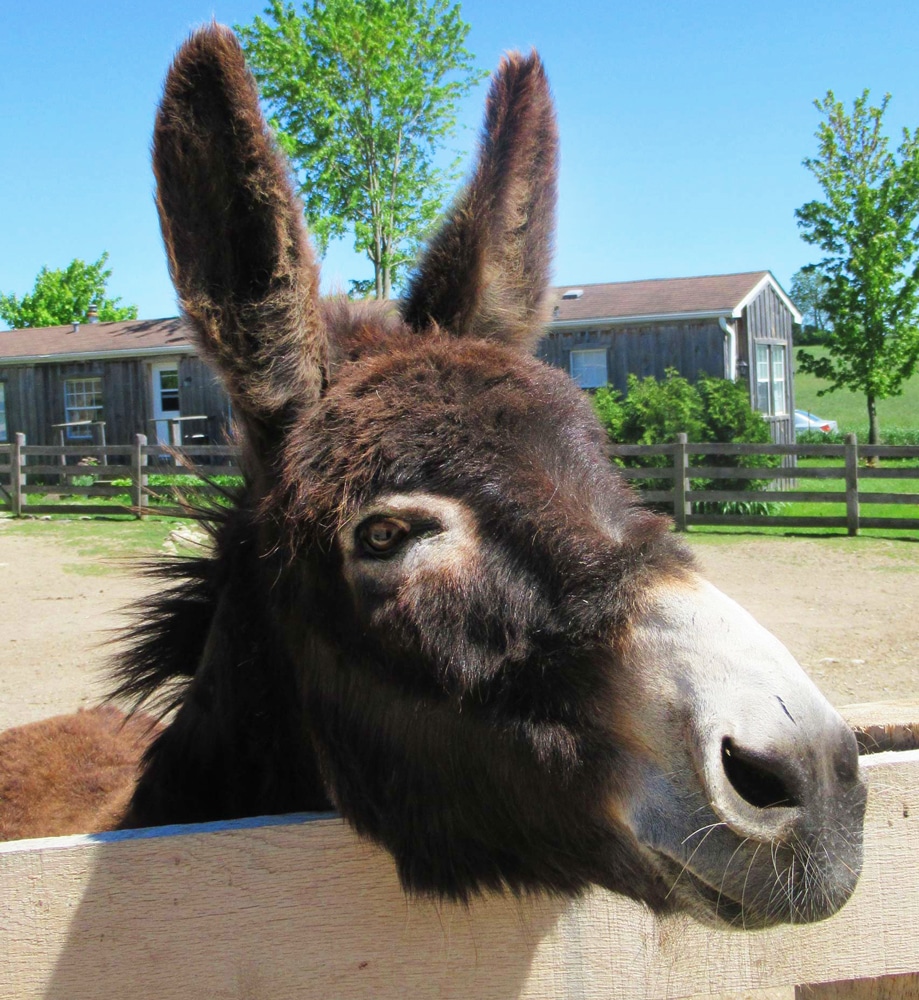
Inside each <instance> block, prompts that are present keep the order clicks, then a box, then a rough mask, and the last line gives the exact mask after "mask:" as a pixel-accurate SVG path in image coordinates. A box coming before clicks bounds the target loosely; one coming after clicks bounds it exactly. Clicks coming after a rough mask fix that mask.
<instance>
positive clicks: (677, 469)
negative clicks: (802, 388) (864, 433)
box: [0, 434, 919, 535]
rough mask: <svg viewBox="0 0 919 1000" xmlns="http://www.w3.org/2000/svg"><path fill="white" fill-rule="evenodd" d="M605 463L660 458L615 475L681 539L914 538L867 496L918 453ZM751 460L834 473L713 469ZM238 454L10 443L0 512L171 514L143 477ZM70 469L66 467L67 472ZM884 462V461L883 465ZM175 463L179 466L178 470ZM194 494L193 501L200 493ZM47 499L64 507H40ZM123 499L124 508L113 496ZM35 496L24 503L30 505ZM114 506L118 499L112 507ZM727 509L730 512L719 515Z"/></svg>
mask: <svg viewBox="0 0 919 1000" xmlns="http://www.w3.org/2000/svg"><path fill="white" fill-rule="evenodd" d="M609 452H610V456H611V457H612V458H614V459H626V460H628V459H635V458H647V457H650V456H658V457H661V456H662V457H663V458H664V459H665V460H666V464H665V465H663V466H661V467H655V468H623V469H622V473H623V475H624V476H625V477H626V478H627V479H629V480H631V481H632V482H633V483H634V484H635V485H636V486H637V487H638V488H639V489H641V490H642V494H643V496H644V498H645V499H646V500H647V502H648V503H652V504H663V505H666V506H667V508H668V509H672V511H673V516H674V521H675V523H676V527H677V529H678V530H680V531H685V530H686V529H687V528H689V527H692V526H693V525H738V526H744V527H751V526H752V527H755V526H766V525H768V526H775V527H810V528H846V529H847V530H848V532H849V534H850V535H855V534H857V533H858V531H859V530H860V529H861V528H892V529H902V528H906V529H919V492H913V493H905V492H899V493H898V492H879V491H878V490H877V489H876V488H874V489H873V488H872V487H875V486H876V484H877V483H878V482H879V481H882V480H885V479H887V480H900V481H904V480H907V481H908V480H915V481H916V489H917V490H919V447H908V446H901V445H897V446H893V445H859V443H858V441H857V440H856V438H855V435H854V434H850V435H848V436H847V438H846V443H845V444H830V445H827V444H788V445H780V444H701V443H693V442H689V441H688V440H687V438H686V435H685V434H680V435H678V440H677V442H676V443H674V444H661V445H622V444H615V445H610V448H609ZM751 456H763V457H770V456H771V457H775V458H778V459H779V460H780V461H783V462H787V461H788V460H790V459H795V460H796V459H797V458H820V459H832V460H834V461H835V464H834V465H830V466H815V467H808V466H802V465H797V466H795V467H793V468H792V467H789V466H788V465H787V464H783V465H782V466H781V467H777V468H776V467H771V466H762V467H747V468H739V467H737V466H734V465H718V464H713V463H715V462H718V460H719V459H721V460H723V459H726V458H727V459H730V458H737V457H743V458H745V459H747V460H749V459H750V458H751ZM238 458H239V450H238V449H237V448H235V447H234V446H231V445H199V446H186V447H184V448H183V449H182V450H181V452H179V451H177V450H176V449H173V448H169V447H166V446H163V445H150V444H148V443H147V439H146V438H145V437H144V436H143V435H141V434H139V435H137V437H136V439H135V441H134V443H133V444H130V445H108V446H104V447H103V446H99V445H96V446H81V445H68V446H60V445H57V446H50V445H49V446H46V445H27V444H26V441H25V437H24V436H23V435H22V434H17V435H16V436H15V440H14V441H12V442H11V443H9V444H4V445H0V510H9V511H12V513H13V514H14V515H15V516H21V515H23V514H93V513H100V512H108V513H122V514H135V515H136V516H138V517H142V516H143V515H144V514H145V513H173V512H175V510H176V509H175V508H164V507H163V506H162V505H160V504H151V503H150V500H151V497H154V496H156V495H157V494H159V496H160V497H162V496H163V495H164V494H166V493H169V492H170V490H169V488H168V487H163V486H158V487H153V488H151V487H150V485H149V475H150V474H151V473H153V472H155V473H157V474H158V475H160V476H178V475H186V474H188V473H189V472H190V471H191V467H193V466H195V465H201V466H202V470H203V471H204V472H205V473H206V474H207V475H209V476H215V475H221V474H230V475H233V474H236V475H238V474H239V472H240V470H239V466H238ZM80 459H83V460H85V459H93V460H95V461H96V462H98V463H99V464H98V465H96V466H84V465H76V464H72V463H76V462H77V461H78V460H80ZM863 459H869V460H876V459H878V460H882V463H883V464H880V465H877V466H873V465H865V464H864V463H863V462H862V460H863ZM68 460H70V462H71V464H67V463H68ZM890 460H894V463H893V464H891V461H890ZM182 463H184V464H182ZM75 477H88V478H92V479H93V480H94V481H93V482H92V483H88V484H87V483H76V484H75V483H74V478H75ZM115 477H120V478H122V479H129V480H130V486H128V487H125V486H116V485H113V483H112V479H113V478H115ZM789 477H793V479H794V480H796V481H798V483H799V484H800V482H801V481H802V480H804V481H811V480H814V481H815V485H819V483H820V481H821V480H823V481H826V480H837V481H840V480H841V481H843V483H844V487H845V488H844V489H843V490H822V491H821V490H819V489H812V490H803V489H789V488H787V485H786V482H787V480H788V479H789ZM652 480H656V481H661V480H663V481H664V482H666V483H667V484H668V486H667V487H666V488H664V489H661V488H658V487H657V486H655V488H652V489H646V488H644V487H643V484H645V483H648V482H649V481H652ZM701 480H709V481H711V480H715V481H717V480H735V481H736V480H759V481H765V482H766V483H767V485H768V484H772V485H774V486H778V487H779V488H777V489H775V488H764V489H755V490H745V489H714V488H711V487H710V486H709V487H707V488H704V489H703V488H700V487H699V486H698V483H699V481H701ZM210 491H211V490H210V487H208V486H206V485H202V486H201V487H200V488H199V489H196V492H200V493H207V492H210ZM49 494H55V495H57V496H58V497H65V498H67V500H66V501H61V500H60V499H58V500H56V501H55V502H53V503H52V502H49V501H48V500H47V499H46V498H47V497H48V495H49ZM126 494H127V495H128V496H129V497H130V503H129V504H126V503H125V502H124V501H123V500H121V499H120V498H121V497H124V496H125V495H126ZM75 496H76V497H84V496H85V497H93V498H96V499H100V498H101V499H103V500H105V499H109V500H110V501H111V502H109V503H105V504H99V503H96V504H93V505H91V506H90V505H89V504H86V503H84V504H79V503H74V502H67V501H69V499H70V498H71V497H75ZM31 497H35V498H36V500H35V501H34V502H33V501H32V500H31V499H30V498H31ZM113 498H119V499H113ZM751 503H756V504H759V505H760V507H761V512H759V513H751V512H749V511H748V510H747V509H745V508H741V512H739V513H726V512H712V510H711V509H710V508H711V505H713V504H720V505H736V504H743V505H749V504H751ZM800 503H838V504H840V506H841V507H842V506H843V505H844V509H845V514H842V513H840V514H838V515H826V514H822V515H817V516H813V515H811V516H807V515H795V514H785V513H781V512H776V511H775V507H776V506H780V510H781V508H784V507H785V506H788V505H793V504H800ZM876 504H897V505H902V506H904V516H902V517H891V516H883V517H878V516H873V515H872V514H871V513H870V512H869V513H866V512H865V510H864V508H866V507H871V506H873V505H876ZM728 509H730V508H729V507H728Z"/></svg>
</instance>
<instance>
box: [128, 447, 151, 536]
mask: <svg viewBox="0 0 919 1000" xmlns="http://www.w3.org/2000/svg"><path fill="white" fill-rule="evenodd" d="M146 445H147V435H146V434H135V435H134V455H133V461H132V463H131V475H132V477H133V479H134V508H135V510H136V511H137V517H138V519H140V518H142V517H143V516H144V508H145V507H146V506H147V504H148V502H149V498H148V497H147V491H146V487H147V475H146V472H145V471H144V470H145V469H146V467H147V459H148V456H147V455H145V454H144V448H145V447H146Z"/></svg>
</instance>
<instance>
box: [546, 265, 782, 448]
mask: <svg viewBox="0 0 919 1000" xmlns="http://www.w3.org/2000/svg"><path fill="white" fill-rule="evenodd" d="M800 322H801V314H800V313H799V312H798V310H797V309H796V308H795V306H794V305H793V303H792V302H791V300H790V299H789V297H788V295H787V294H786V293H785V292H784V291H783V289H782V287H781V286H780V285H779V283H778V282H777V281H776V279H775V278H774V277H773V275H772V274H771V272H769V271H750V272H744V273H742V274H717V275H706V276H704V277H695V278H664V279H658V280H651V281H619V282H613V283H608V284H599V285H580V286H562V287H559V288H555V289H553V302H552V318H551V321H550V323H549V327H548V331H547V333H546V335H545V337H544V338H543V339H542V341H541V342H540V344H539V347H538V350H537V353H538V355H539V357H541V358H542V359H543V360H545V361H548V362H549V363H550V364H553V365H557V366H558V367H559V368H564V369H565V371H567V372H569V373H570V374H571V376H572V377H573V378H574V379H575V380H576V381H577V382H579V383H580V385H581V386H582V387H583V388H585V389H590V388H596V387H598V386H601V385H606V384H607V383H610V384H612V385H614V386H615V387H616V388H617V389H620V390H622V391H625V388H626V378H627V376H628V374H629V373H633V374H635V375H637V376H639V377H640V378H643V377H645V376H647V375H653V376H654V377H655V378H663V376H664V371H665V369H667V368H676V369H677V370H678V371H679V372H680V374H681V375H683V376H684V377H686V378H688V379H689V380H690V381H694V380H695V379H696V378H698V376H699V375H701V374H702V373H706V374H708V375H716V376H722V377H724V378H736V379H742V380H744V381H745V382H746V383H747V386H748V389H749V392H750V403H751V405H752V406H753V407H754V409H756V410H759V411H760V412H761V413H762V414H763V416H764V417H765V419H766V420H767V421H768V423H769V425H770V430H771V433H772V439H773V441H775V442H777V443H794V440H795V430H794V382H793V371H794V369H793V357H792V350H791V348H792V324H793V323H800Z"/></svg>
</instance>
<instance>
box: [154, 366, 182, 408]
mask: <svg viewBox="0 0 919 1000" xmlns="http://www.w3.org/2000/svg"><path fill="white" fill-rule="evenodd" d="M157 375H158V376H159V396H160V400H159V402H160V410H161V411H162V412H163V413H178V412H179V369H178V368H160V369H159V370H158V371H157Z"/></svg>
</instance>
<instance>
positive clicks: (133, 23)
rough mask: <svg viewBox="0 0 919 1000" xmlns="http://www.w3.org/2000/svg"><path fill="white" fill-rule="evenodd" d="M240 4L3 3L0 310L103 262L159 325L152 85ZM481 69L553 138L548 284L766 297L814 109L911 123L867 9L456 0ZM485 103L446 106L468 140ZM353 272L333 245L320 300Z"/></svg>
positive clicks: (777, 267)
mask: <svg viewBox="0 0 919 1000" xmlns="http://www.w3.org/2000/svg"><path fill="white" fill-rule="evenodd" d="M262 7H263V3H262V2H260V0H255V2H246V0H226V2H223V0H209V2H208V0H157V2H156V3H152V2H151V3H148V4H143V5H141V4H132V3H125V2H113V0H107V2H106V0H104V2H96V3H93V4H75V3H73V2H72V0H69V2H64V0H33V2H32V3H29V4H21V3H14V2H13V0H3V2H2V3H0V10H2V13H3V18H2V29H0V32H2V33H0V102H2V103H0V107H2V113H0V121H2V131H0V136H2V151H0V291H2V292H16V293H17V294H22V293H24V292H26V291H28V290H29V289H30V288H31V287H32V283H33V281H34V278H35V275H36V274H37V272H38V270H39V268H41V267H42V265H47V266H49V267H63V266H65V265H66V264H67V263H68V262H69V261H70V260H71V259H72V258H74V257H81V258H83V259H84V260H87V261H88V260H94V259H96V257H98V256H99V254H100V253H102V251H103V250H107V251H108V252H109V254H110V261H109V264H110V266H111V268H112V270H113V277H112V279H111V283H110V291H111V292H112V293H114V294H116V295H120V296H121V297H122V298H123V300H124V301H125V302H129V303H135V304H137V306H138V307H139V310H140V315H141V317H143V318H154V317H160V316H169V315H175V313H176V306H175V299H174V296H173V293H172V288H171V286H170V284H169V279H168V275H167V272H166V265H165V261H164V257H163V252H162V248H161V244H160V238H159V231H158V226H157V221H156V214H155V210H154V206H153V197H152V187H153V182H152V176H151V171H150V164H149V143H150V132H151V127H152V121H153V114H154V108H155V104H156V101H157V98H158V95H159V91H160V87H161V84H162V79H163V74H164V73H165V70H166V68H167V66H168V63H169V60H170V58H171V56H172V54H173V52H174V50H175V48H176V46H177V45H179V43H180V42H181V41H182V39H183V38H184V37H185V36H186V35H187V33H188V32H189V30H190V29H191V28H193V27H194V26H195V25H197V24H200V23H202V22H204V21H207V20H210V19H211V18H212V17H216V19H217V20H220V21H224V22H227V23H245V22H248V21H251V19H252V18H253V17H254V15H255V14H257V13H259V12H260V11H261V9H262ZM462 10H463V16H464V18H465V19H466V20H467V21H468V22H469V23H470V24H471V32H470V36H469V47H470V49H471V50H472V51H473V52H474V53H475V56H476V59H477V62H478V63H479V65H481V66H482V67H484V68H491V67H493V66H494V65H495V64H496V63H497V61H498V59H499V58H500V55H501V53H502V52H503V51H505V50H507V49H511V48H524V49H525V48H529V47H531V46H535V47H536V48H538V49H539V51H540V52H541V54H542V56H543V59H544V61H545V63H546V66H547V68H548V71H549V75H550V79H551V81H552V85H553V90H554V92H555V96H556V100H557V104H558V112H559V123H560V130H561V138H562V172H561V180H560V204H559V230H558V241H557V252H556V266H555V279H556V282H557V283H558V284H568V285H574V284H581V283H588V282H598V281H624V280H629V279H639V278H655V277H674V276H682V275H692V274H715V273H721V272H730V271H746V270H757V269H760V268H770V269H771V270H772V271H773V272H774V273H775V275H776V277H777V278H778V279H779V281H780V282H782V283H783V284H784V285H785V286H786V287H787V285H788V283H789V281H790V278H791V275H792V274H793V273H794V272H795V271H796V270H797V269H798V268H799V267H801V266H802V265H803V264H806V263H808V262H809V261H811V260H814V259H816V255H815V251H814V249H813V248H811V247H809V246H808V245H807V244H805V243H804V242H802V241H801V239H800V238H799V236H798V233H797V228H796V225H795V219H794V210H795V208H796V207H798V206H800V205H801V204H803V203H804V202H805V201H807V200H809V199H810V198H813V197H816V196H818V195H819V189H818V188H817V186H816V184H815V182H814V180H813V178H812V177H811V175H810V174H809V173H808V171H807V170H806V169H805V168H804V167H803V166H802V165H801V160H802V159H803V158H804V157H805V156H807V155H810V154H813V153H814V152H815V151H816V147H815V140H814V137H813V136H814V130H815V128H816V126H817V123H818V120H819V118H818V114H817V112H816V110H815V109H814V108H813V105H812V101H813V99H814V98H817V97H822V95H823V94H824V93H825V92H826V90H827V89H833V90H834V91H835V92H836V95H837V97H839V98H841V99H843V100H845V101H846V103H847V104H848V103H850V102H851V100H852V98H854V97H855V96H856V95H857V94H859V93H860V92H861V90H862V89H863V88H865V87H868V88H870V89H871V91H872V96H873V98H875V99H876V100H879V99H880V97H881V96H882V94H883V93H884V92H885V91H889V92H890V93H891V94H892V95H893V100H892V101H891V104H890V107H889V109H888V114H887V120H888V123H889V125H890V130H891V132H892V134H894V135H895V136H896V135H898V134H899V131H900V129H901V128H902V126H904V125H908V126H910V127H915V126H916V125H919V74H917V72H916V53H917V52H919V11H917V8H916V4H915V0H910V2H899V0H886V2H884V3H883V4H877V5H875V4H868V3H867V2H866V0H861V2H847V0H834V2H826V0H808V2H807V3H804V2H801V0H797V2H793V3H792V2H785V0H780V2H774V3H771V4H763V3H756V4H754V3H744V2H737V0H733V2H696V3H685V2H684V3H675V2H672V3H665V2H654V0H648V2H644V3H643V2H641V0H638V2H635V0H632V2H630V3H622V2H619V0H600V2H589V3H568V4H564V3H559V2H555V3H543V2H541V0H529V2H523V0H521V2H518V0H503V2H500V3H495V2H494V0H466V2H465V3H463V5H462ZM483 96H484V84H483V86H482V87H481V88H479V90H478V91H477V92H476V93H475V94H473V95H471V96H470V97H469V98H468V100H467V102H466V104H465V105H464V108H463V115H462V118H463V121H464V122H465V123H466V124H467V125H468V126H470V128H469V129H467V130H466V131H465V132H463V133H462V134H461V135H460V136H459V138H458V141H457V144H458V145H459V147H460V148H461V149H462V150H464V151H466V152H467V153H468V151H470V150H471V149H472V147H473V145H474V141H475V131H476V129H477V126H478V121H479V117H480V114H481V109H482V100H483ZM368 273H369V267H368V265H366V264H365V263H364V262H363V261H362V260H361V259H360V258H356V257H354V256H353V255H352V253H351V251H350V248H349V246H348V245H344V246H337V247H333V248H332V249H331V250H330V253H329V255H328V257H327V259H326V262H325V267H324V280H325V284H326V287H333V286H335V285H338V286H339V287H347V282H348V279H349V278H352V277H365V276H367V275H368Z"/></svg>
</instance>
